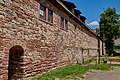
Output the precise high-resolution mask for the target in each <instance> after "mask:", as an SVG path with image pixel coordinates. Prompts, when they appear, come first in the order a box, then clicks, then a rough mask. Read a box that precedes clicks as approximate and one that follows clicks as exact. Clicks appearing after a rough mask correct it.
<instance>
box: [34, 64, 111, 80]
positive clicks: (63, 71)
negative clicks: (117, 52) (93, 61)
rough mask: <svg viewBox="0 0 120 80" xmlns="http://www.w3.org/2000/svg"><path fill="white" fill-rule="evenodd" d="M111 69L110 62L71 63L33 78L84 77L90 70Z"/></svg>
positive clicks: (35, 79)
mask: <svg viewBox="0 0 120 80" xmlns="http://www.w3.org/2000/svg"><path fill="white" fill-rule="evenodd" d="M93 69H94V70H110V69H111V66H110V65H108V64H99V65H97V66H83V65H79V64H73V65H69V66H66V67H63V68H59V69H56V70H54V71H51V72H48V73H46V74H43V75H42V76H38V77H36V78H33V80H53V79H54V78H55V77H57V78H62V80H64V79H65V78H66V77H68V76H70V77H81V78H84V76H83V75H84V74H85V73H86V72H88V71H90V70H93Z"/></svg>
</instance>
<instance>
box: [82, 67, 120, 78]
mask: <svg viewBox="0 0 120 80" xmlns="http://www.w3.org/2000/svg"><path fill="white" fill-rule="evenodd" d="M84 80H120V68H114V69H113V70H111V71H91V72H90V73H88V74H87V76H86V78H85V79H84Z"/></svg>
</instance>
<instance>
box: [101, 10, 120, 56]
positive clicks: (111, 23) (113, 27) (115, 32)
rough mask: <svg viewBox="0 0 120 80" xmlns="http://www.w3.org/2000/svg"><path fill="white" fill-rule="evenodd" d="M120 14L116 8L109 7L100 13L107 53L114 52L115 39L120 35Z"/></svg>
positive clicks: (102, 34) (102, 35)
mask: <svg viewBox="0 0 120 80" xmlns="http://www.w3.org/2000/svg"><path fill="white" fill-rule="evenodd" d="M119 17H120V15H119V14H117V12H116V9H115V8H107V9H106V10H105V11H104V12H103V13H102V14H101V15H100V36H101V37H102V38H103V40H104V41H105V46H106V53H107V54H109V55H111V54H112V53H113V46H114V43H113V39H117V38H119V37H120V30H119V29H120V20H119Z"/></svg>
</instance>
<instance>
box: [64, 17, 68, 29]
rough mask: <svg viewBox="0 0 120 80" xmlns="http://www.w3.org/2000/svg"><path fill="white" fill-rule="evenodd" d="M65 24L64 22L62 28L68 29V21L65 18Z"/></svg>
mask: <svg viewBox="0 0 120 80" xmlns="http://www.w3.org/2000/svg"><path fill="white" fill-rule="evenodd" d="M64 21H65V24H64V28H65V29H66V30H67V29H68V21H67V20H66V19H65V20H64Z"/></svg>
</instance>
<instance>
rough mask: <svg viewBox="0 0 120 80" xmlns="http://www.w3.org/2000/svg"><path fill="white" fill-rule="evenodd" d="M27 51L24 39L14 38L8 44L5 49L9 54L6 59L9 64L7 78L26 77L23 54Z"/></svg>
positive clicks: (18, 78) (10, 79) (19, 79)
mask: <svg viewBox="0 0 120 80" xmlns="http://www.w3.org/2000/svg"><path fill="white" fill-rule="evenodd" d="M26 51H27V48H26V42H25V41H23V40H18V39H14V40H11V41H10V42H9V43H8V44H7V45H6V48H4V50H3V52H4V53H5V54H6V56H7V58H6V60H7V61H8V63H7V64H6V65H8V68H7V71H8V74H6V76H7V78H6V79H5V80H21V79H23V78H24V73H23V66H24V65H23V62H24V59H23V58H24V57H23V56H24V55H25V53H26Z"/></svg>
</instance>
